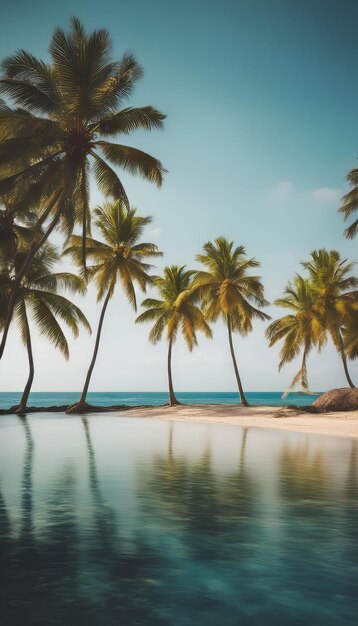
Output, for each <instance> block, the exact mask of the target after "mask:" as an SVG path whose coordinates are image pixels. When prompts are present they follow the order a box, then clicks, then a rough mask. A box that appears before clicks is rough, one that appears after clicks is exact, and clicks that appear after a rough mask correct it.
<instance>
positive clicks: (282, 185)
mask: <svg viewBox="0 0 358 626" xmlns="http://www.w3.org/2000/svg"><path fill="white" fill-rule="evenodd" d="M293 191H294V185H293V183H292V182H291V181H290V180H281V181H280V182H278V183H277V184H276V185H275V186H274V187H273V189H272V195H273V197H274V198H276V199H278V200H284V199H285V198H288V197H289V196H290V195H291V194H292V193H293Z"/></svg>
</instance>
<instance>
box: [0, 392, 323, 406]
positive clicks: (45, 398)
mask: <svg viewBox="0 0 358 626" xmlns="http://www.w3.org/2000/svg"><path fill="white" fill-rule="evenodd" d="M176 395H177V398H178V400H180V402H184V403H188V404H190V403H193V404H234V403H235V402H237V401H238V395H237V393H235V392H212V393H209V392H202V393H201V392H185V393H180V392H179V393H177V394H176ZM246 395H247V398H248V400H249V402H250V403H252V404H257V405H266V404H268V405H273V406H282V405H285V404H297V405H299V406H304V405H307V404H311V403H312V402H313V400H315V398H316V397H317V396H310V395H302V394H298V393H291V394H290V395H289V396H288V397H287V398H285V399H284V400H283V399H282V392H279V391H275V392H269V391H260V392H256V391H255V392H248V393H247V394H246ZM79 397H80V394H79V393H76V392H66V393H63V392H51V393H48V392H46V393H41V392H33V393H31V395H30V398H29V402H28V405H29V406H51V405H60V406H62V405H65V404H74V403H75V402H77V401H78V399H79ZM20 398H21V394H20V393H14V392H12V393H11V392H10V393H8V392H0V409H7V408H9V407H11V406H14V405H15V404H18V403H19V400H20ZM87 400H88V402H89V403H90V404H97V405H98V406H106V405H110V404H127V405H130V406H134V405H140V404H148V405H154V406H155V405H158V404H166V403H167V402H168V394H167V393H166V392H153V393H151V392H132V393H131V392H129V393H125V392H113V393H110V392H101V393H98V392H97V393H89V394H88V397H87Z"/></svg>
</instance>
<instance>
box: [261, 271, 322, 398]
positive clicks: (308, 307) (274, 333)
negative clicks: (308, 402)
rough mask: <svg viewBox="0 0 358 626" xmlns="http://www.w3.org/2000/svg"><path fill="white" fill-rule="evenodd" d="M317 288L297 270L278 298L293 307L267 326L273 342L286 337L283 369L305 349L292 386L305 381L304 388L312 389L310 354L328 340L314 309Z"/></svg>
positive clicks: (283, 347)
mask: <svg viewBox="0 0 358 626" xmlns="http://www.w3.org/2000/svg"><path fill="white" fill-rule="evenodd" d="M315 297H316V296H315V292H314V290H313V288H312V285H311V283H310V282H309V281H308V280H307V279H306V278H303V277H302V276H300V275H299V274H296V276H295V278H294V280H293V282H292V283H291V282H289V283H288V285H287V287H286V289H285V291H284V294H283V297H282V298H278V299H277V300H275V302H274V304H276V306H279V307H282V308H284V309H288V310H289V311H291V313H289V314H288V315H284V316H283V317H281V318H280V319H278V320H275V321H274V322H272V323H271V324H270V325H269V327H268V328H267V330H266V337H267V339H268V341H269V346H270V347H271V346H273V345H275V344H276V343H277V342H278V341H281V340H284V341H283V345H282V348H281V352H280V357H281V360H280V363H279V370H281V368H282V366H283V365H285V364H286V363H290V362H291V361H293V359H295V358H296V356H298V354H299V353H300V352H301V350H302V364H301V368H300V370H299V371H298V372H297V374H296V375H295V376H294V378H293V379H292V382H291V384H290V389H293V388H294V387H295V386H296V385H297V384H298V383H301V386H302V389H303V390H305V391H307V390H308V378H307V363H306V361H307V357H308V354H309V353H310V351H311V349H312V348H313V347H314V346H317V347H318V349H321V347H322V345H323V343H324V329H323V326H322V324H321V321H320V319H319V317H318V316H317V315H316V313H315V310H314V304H315Z"/></svg>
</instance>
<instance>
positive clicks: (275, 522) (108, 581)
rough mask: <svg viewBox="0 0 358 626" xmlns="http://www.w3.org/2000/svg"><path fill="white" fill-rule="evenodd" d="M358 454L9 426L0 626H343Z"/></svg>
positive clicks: (281, 436) (325, 443) (271, 443)
mask: <svg viewBox="0 0 358 626" xmlns="http://www.w3.org/2000/svg"><path fill="white" fill-rule="evenodd" d="M357 498H358V442H357V441H355V440H349V439H345V438H333V437H328V436H317V435H306V434H302V433H293V432H287V431H286V432H285V431H276V430H275V431H274V430H264V429H259V428H256V429H255V428H245V429H243V428H240V427H233V426H223V425H213V424H193V423H182V422H164V421H156V420H146V419H143V418H128V417H121V418H120V419H118V418H117V417H115V416H112V415H92V416H90V417H89V418H80V417H77V416H66V415H60V414H52V415H46V414H38V415H31V416H29V417H27V418H19V417H16V416H4V417H2V418H1V419H0V567H1V570H0V572H1V581H0V607H1V608H0V611H1V613H0V622H1V624H4V626H12V625H14V626H27V625H36V626H42V625H43V626H50V625H58V626H60V625H61V626H121V625H122V626H169V625H174V626H194V625H195V626H196V625H199V626H201V625H205V626H218V625H220V624H222V625H225V626H238V625H240V626H241V625H242V626H246V625H248V626H250V625H258V626H262V625H263V624H265V625H268V626H271V625H272V626H274V625H275V626H277V625H283V626H295V625H303V624H304V625H307V626H313V625H314V626H321V625H322V626H345V625H353V624H356V617H357V613H358V599H357V597H358V596H357V580H358V507H357Z"/></svg>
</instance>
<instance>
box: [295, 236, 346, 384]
mask: <svg viewBox="0 0 358 626" xmlns="http://www.w3.org/2000/svg"><path fill="white" fill-rule="evenodd" d="M302 265H303V267H304V268H305V269H306V270H307V271H308V275H309V280H310V282H311V285H312V289H313V291H314V294H315V305H314V308H315V311H316V314H317V315H318V316H319V318H320V319H321V320H322V324H323V326H324V329H325V332H326V333H327V334H328V335H330V337H331V339H332V341H333V343H334V346H335V347H336V349H337V351H338V353H339V354H340V356H341V359H342V363H343V367H344V372H345V375H346V378H347V381H348V384H349V386H350V387H354V384H353V382H352V379H351V377H350V375H349V371H348V365H347V354H346V349H345V345H344V338H343V335H344V332H345V331H344V329H345V328H346V327H347V326H349V327H350V328H353V327H357V317H358V290H357V287H358V278H357V277H355V276H352V275H351V272H352V270H353V268H354V265H355V264H354V263H351V262H349V261H348V260H347V259H343V260H342V259H341V255H340V254H339V252H337V251H336V250H330V251H329V252H328V251H327V250H325V249H324V248H322V249H320V250H314V251H313V252H312V253H311V259H310V260H309V261H306V262H304V263H302Z"/></svg>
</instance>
